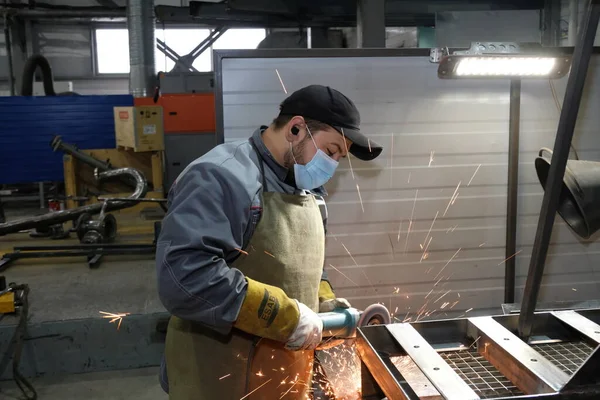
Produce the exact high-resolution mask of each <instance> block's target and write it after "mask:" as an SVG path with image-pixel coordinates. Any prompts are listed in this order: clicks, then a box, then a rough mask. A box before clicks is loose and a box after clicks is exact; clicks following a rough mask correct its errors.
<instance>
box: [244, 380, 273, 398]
mask: <svg viewBox="0 0 600 400" xmlns="http://www.w3.org/2000/svg"><path fill="white" fill-rule="evenodd" d="M271 381H272V379H269V380H268V381H266V382H265V383H263V384H262V385H260V386H259V387H257V388H256V389H254V390H253V391H251V392H250V393H248V394H247V395H245V396H244V397H240V400H244V399H245V398H246V397H248V396H250V395H251V394H252V393H254V392H256V391H257V390H258V389H260V388H261V387H263V386H265V385H266V384H267V383H269V382H271Z"/></svg>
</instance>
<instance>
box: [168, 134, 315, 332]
mask: <svg viewBox="0 0 600 400" xmlns="http://www.w3.org/2000/svg"><path fill="white" fill-rule="evenodd" d="M265 128H266V127H261V128H259V129H257V130H256V131H255V132H254V134H253V140H254V143H255V144H256V146H257V148H258V151H259V153H260V157H261V158H262V161H264V166H265V169H264V170H265V178H266V181H267V186H268V191H271V192H283V193H297V194H301V193H304V191H302V190H299V189H297V188H296V187H295V186H293V179H292V180H291V181H292V183H291V184H290V178H289V174H288V170H287V169H286V168H284V167H282V166H281V165H279V164H278V163H277V162H276V161H275V159H274V158H273V156H272V155H271V154H270V152H269V150H268V149H267V148H266V146H265V145H264V143H263V141H262V138H261V134H262V131H263V130H264V129H265ZM262 190H263V187H262V180H261V177H260V169H259V166H258V156H257V154H256V152H255V151H254V149H253V148H252V145H251V144H250V142H249V141H248V140H243V141H235V142H229V143H225V144H222V145H219V146H217V147H215V148H214V149H212V150H211V151H209V152H208V153H206V154H205V155H204V156H202V157H200V158H198V159H197V160H195V161H193V162H192V163H191V164H190V165H189V166H188V167H187V168H186V169H185V170H184V171H183V172H182V173H181V174H180V175H179V177H178V178H177V180H176V181H175V183H174V184H173V186H172V188H171V190H170V192H169V202H168V205H169V207H168V210H169V211H168V212H167V214H166V216H165V218H164V220H163V222H162V228H161V232H160V236H159V238H158V242H157V251H156V270H157V277H158V293H159V296H160V300H161V301H162V303H163V305H164V306H165V307H166V309H167V310H168V311H169V312H170V313H171V314H172V315H176V316H178V317H180V318H183V319H187V320H191V321H197V322H200V323H203V324H205V325H207V326H210V327H211V328H213V329H215V330H216V331H218V332H220V333H223V334H227V333H228V332H229V331H230V330H231V328H232V326H233V323H234V322H235V321H236V319H237V316H238V313H239V310H240V308H241V306H242V302H243V301H244V297H245V294H246V286H247V283H246V280H245V278H244V275H243V274H242V273H241V272H240V271H239V270H237V269H235V268H230V267H229V263H231V262H232V261H233V260H235V259H236V258H237V257H238V256H239V255H240V252H239V249H243V248H244V247H245V246H246V245H247V244H248V242H249V240H250V238H251V237H252V234H253V232H254V228H255V227H256V225H257V224H258V222H259V220H260V215H261V211H262V208H261V195H260V194H261V192H262ZM313 194H316V195H318V196H322V195H325V194H326V193H325V191H324V189H323V188H318V189H316V190H315V191H314V193H313ZM318 199H320V200H319V203H320V206H321V207H320V208H321V211H322V214H323V223H324V224H326V223H327V211H326V208H325V202H324V201H323V200H322V197H318ZM323 279H327V275H326V273H325V270H323Z"/></svg>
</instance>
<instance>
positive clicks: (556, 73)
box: [438, 43, 571, 79]
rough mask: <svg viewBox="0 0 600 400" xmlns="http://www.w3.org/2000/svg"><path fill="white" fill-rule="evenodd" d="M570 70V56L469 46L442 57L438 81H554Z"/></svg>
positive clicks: (539, 49) (540, 50)
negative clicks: (531, 79) (515, 79)
mask: <svg viewBox="0 0 600 400" xmlns="http://www.w3.org/2000/svg"><path fill="white" fill-rule="evenodd" d="M501 46H502V45H501ZM499 48H502V49H506V50H498V49H499ZM570 68H571V57H570V56H565V55H549V54H544V51H543V48H541V46H540V48H537V49H535V51H527V50H525V49H524V48H519V47H518V45H511V46H502V47H500V46H494V45H483V44H481V43H473V45H472V47H471V49H470V50H468V51H462V52H455V53H453V54H451V55H446V56H444V57H442V58H441V60H440V61H439V67H438V77H439V78H442V79H460V78H478V77H480V78H505V79H506V78H549V79H558V78H562V77H563V76H565V75H566V74H567V73H568V72H569V70H570Z"/></svg>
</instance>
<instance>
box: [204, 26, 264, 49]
mask: <svg viewBox="0 0 600 400" xmlns="http://www.w3.org/2000/svg"><path fill="white" fill-rule="evenodd" d="M266 35H267V33H266V31H265V30H264V29H229V30H227V32H225V33H224V34H223V36H221V37H220V38H219V39H217V41H216V42H215V43H214V44H213V46H212V47H213V49H214V50H235V49H256V48H257V47H258V45H259V44H260V42H262V40H263V39H264V38H265V37H266Z"/></svg>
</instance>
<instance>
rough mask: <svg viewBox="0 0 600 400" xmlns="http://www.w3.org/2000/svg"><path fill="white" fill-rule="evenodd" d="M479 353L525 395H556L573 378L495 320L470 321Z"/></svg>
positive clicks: (475, 319)
mask: <svg viewBox="0 0 600 400" xmlns="http://www.w3.org/2000/svg"><path fill="white" fill-rule="evenodd" d="M468 321H469V325H470V326H469V328H468V329H469V331H470V335H471V336H474V337H476V338H477V339H476V340H477V350H478V351H479V353H480V354H481V355H483V356H484V357H485V358H486V359H487V360H488V361H489V362H490V363H491V364H492V365H493V366H494V367H496V368H497V369H498V371H500V373H502V374H503V375H504V376H506V377H507V378H508V379H509V380H510V381H511V382H512V383H514V384H515V385H516V386H517V387H518V388H519V389H520V390H521V391H523V392H524V393H525V394H540V393H556V392H558V391H559V390H560V389H561V388H562V387H563V386H564V384H565V383H566V382H567V381H568V380H569V376H568V375H567V374H566V373H565V372H563V371H561V370H560V369H559V368H558V367H557V366H555V365H554V364H553V363H552V362H551V361H549V360H547V359H546V358H545V357H543V356H542V355H541V354H540V353H539V352H537V351H536V350H534V349H533V348H532V347H530V346H529V345H528V344H527V343H525V342H523V341H522V340H521V339H519V338H518V337H517V336H516V335H514V334H513V333H512V332H511V331H509V330H508V329H506V328H505V327H504V326H502V325H501V324H499V323H498V322H497V321H496V320H494V318H492V317H474V318H469V319H468Z"/></svg>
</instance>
